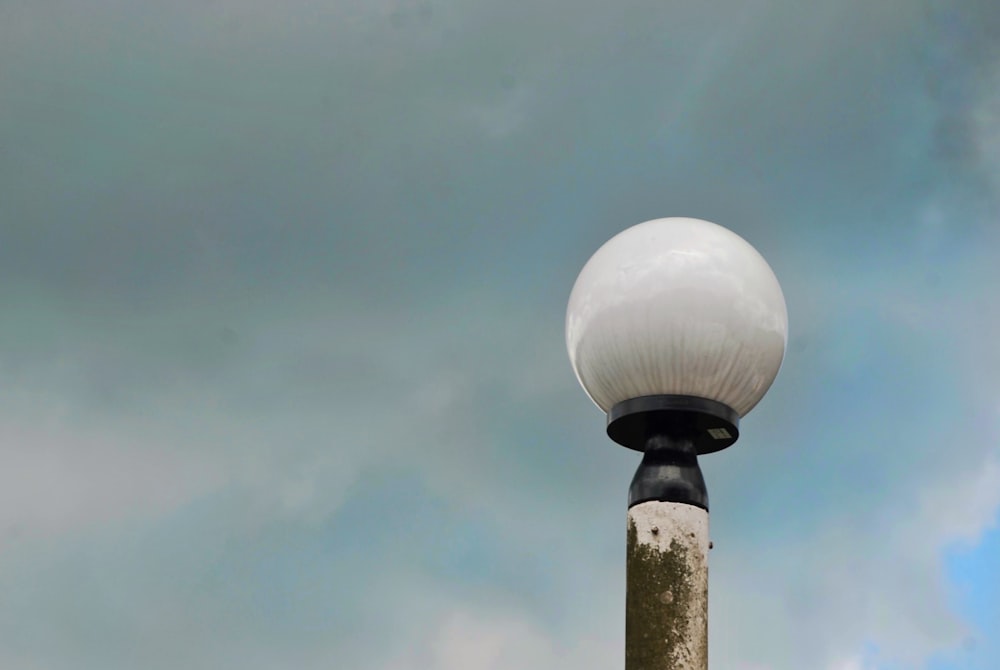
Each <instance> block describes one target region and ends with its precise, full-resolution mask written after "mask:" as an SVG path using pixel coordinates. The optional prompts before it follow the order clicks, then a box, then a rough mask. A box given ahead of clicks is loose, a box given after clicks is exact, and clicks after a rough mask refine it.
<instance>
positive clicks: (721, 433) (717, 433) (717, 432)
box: [708, 428, 732, 440]
mask: <svg viewBox="0 0 1000 670" xmlns="http://www.w3.org/2000/svg"><path fill="white" fill-rule="evenodd" d="M708 434H709V435H711V436H712V439H714V440H728V439H729V438H731V437H732V435H730V434H729V431H728V430H726V429H725V428H709V429H708Z"/></svg>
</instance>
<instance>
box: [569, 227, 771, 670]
mask: <svg viewBox="0 0 1000 670" xmlns="http://www.w3.org/2000/svg"><path fill="white" fill-rule="evenodd" d="M787 341H788V314H787V312H786V309H785V299H784V296H783V295H782V292H781V286H780V285H779V284H778V280H777V279H776V278H775V276H774V273H773V272H772V271H771V268H770V266H768V264H767V261H765V260H764V258H763V257H762V256H761V255H760V254H759V253H757V250H756V249H754V248H753V247H752V246H750V244H748V243H747V242H746V241H745V240H744V239H743V238H741V237H740V236H738V235H736V234H735V233H733V232H731V231H729V230H727V229H725V228H723V227H721V226H718V225H716V224H714V223H709V222H708V221H702V220H699V219H688V218H669V219H656V220H654V221H647V222H645V223H641V224H639V225H637V226H633V227H631V228H628V229H627V230H624V231H623V232H621V233H619V234H618V235H616V236H615V237H613V238H612V239H611V240H609V241H608V242H607V243H605V244H604V246H602V247H601V248H600V249H598V250H597V253H595V254H594V255H593V256H592V257H591V259H590V260H589V261H587V264H586V265H585V266H584V268H583V270H582V271H581V272H580V276H579V277H578V278H577V280H576V284H575V285H574V286H573V292H572V294H571V295H570V299H569V307H568V308H567V311H566V346H567V349H568V350H569V357H570V362H571V363H572V365H573V370H574V371H575V372H576V376H577V379H578V380H579V381H580V384H581V385H582V386H583V388H584V390H585V391H586V392H587V395H589V396H590V398H591V399H592V400H593V401H594V403H595V404H596V405H597V406H598V407H600V408H601V409H602V410H603V411H605V412H606V413H607V433H608V436H609V437H611V439H612V440H614V441H615V442H617V443H619V444H621V445H623V446H625V447H629V448H630V449H635V450H636V451H641V452H643V457H642V463H641V464H640V465H639V469H638V470H637V471H636V473H635V477H634V478H633V479H632V485H631V486H630V487H629V496H628V544H627V547H628V550H627V561H626V574H627V577H626V606H625V610H626V612H625V668H626V670H707V668H708V549H709V538H708V492H707V490H706V488H705V480H704V478H703V477H702V474H701V469H700V468H699V467H698V455H699V454H707V453H712V452H714V451H719V450H720V449H725V448H726V447H728V446H730V445H732V444H733V443H734V442H736V439H737V438H738V437H739V420H740V418H741V417H743V416H745V415H746V414H747V413H748V412H749V411H750V410H751V409H753V407H754V406H755V405H756V404H757V403H758V402H759V401H760V399H761V398H763V397H764V394H765V393H766V392H767V390H768V388H769V387H770V386H771V383H772V382H773V381H774V378H775V376H776V375H777V374H778V368H780V367H781V360H782V358H783V357H784V353H785V345H786V343H787Z"/></svg>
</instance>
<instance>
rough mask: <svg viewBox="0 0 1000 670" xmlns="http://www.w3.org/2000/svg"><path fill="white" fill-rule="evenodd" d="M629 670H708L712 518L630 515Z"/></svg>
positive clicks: (679, 512)
mask: <svg viewBox="0 0 1000 670" xmlns="http://www.w3.org/2000/svg"><path fill="white" fill-rule="evenodd" d="M628 517H629V518H628V559H627V566H626V569H627V594H626V605H625V608H626V612H625V670H707V669H708V512H707V511H705V510H704V509H701V508H699V507H695V506H692V505H687V504H683V503H668V502H658V501H653V502H646V503H642V504H639V505H636V506H634V507H632V508H631V509H629V515H628Z"/></svg>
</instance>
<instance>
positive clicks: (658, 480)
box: [628, 435, 708, 510]
mask: <svg viewBox="0 0 1000 670" xmlns="http://www.w3.org/2000/svg"><path fill="white" fill-rule="evenodd" d="M651 500H658V501H660V502H676V503H685V504H687V505H694V506H696V507H701V508H702V509H704V510H708V489H707V488H705V478H704V477H703V476H702V474H701V467H699V465H698V453H697V452H696V451H695V448H694V443H693V442H692V441H691V440H685V439H673V438H670V437H668V436H666V435H658V436H655V437H651V438H650V439H649V441H648V442H647V444H646V449H645V453H644V454H643V456H642V463H640V464H639V469H637V470H636V471H635V476H634V477H633V478H632V485H631V486H629V488H628V506H629V507H632V506H634V505H638V504H639V503H644V502H649V501H651Z"/></svg>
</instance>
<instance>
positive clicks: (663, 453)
mask: <svg viewBox="0 0 1000 670" xmlns="http://www.w3.org/2000/svg"><path fill="white" fill-rule="evenodd" d="M739 423H740V417H739V415H738V414H737V413H736V412H735V411H734V410H733V409H732V408H730V407H728V406H726V405H724V404H722V403H720V402H716V401H715V400H709V399H707V398H698V397H694V396H683V395H655V396H642V397H640V398H632V399H630V400H626V401H624V402H620V403H618V404H617V405H615V406H614V407H612V408H611V411H610V412H608V436H609V437H610V438H611V439H612V440H614V441H615V442H617V443H618V444H620V445H622V446H625V447H628V448H629V449H635V450H636V451H641V452H643V457H642V463H640V464H639V468H638V470H636V472H635V477H633V478H632V485H631V486H630V487H629V490H628V506H629V507H632V506H634V505H638V504H639V503H643V502H648V501H651V500H658V501H661V502H677V503H684V504H688V505H695V506H696V507H701V508H702V509H705V510H707V509H708V490H707V489H706V487H705V478H704V477H703V476H702V473H701V468H700V467H699V465H698V455H699V454H710V453H712V452H715V451H719V450H721V449H725V448H726V447H728V446H730V445H732V444H733V443H734V442H736V440H737V438H738V437H739V436H740V431H739Z"/></svg>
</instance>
